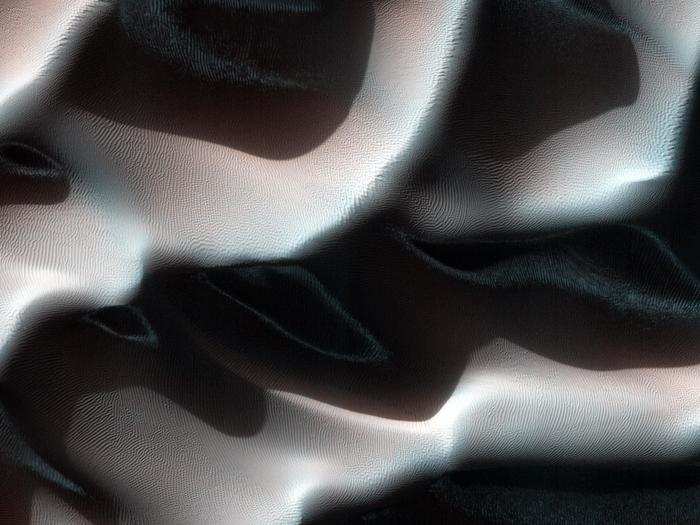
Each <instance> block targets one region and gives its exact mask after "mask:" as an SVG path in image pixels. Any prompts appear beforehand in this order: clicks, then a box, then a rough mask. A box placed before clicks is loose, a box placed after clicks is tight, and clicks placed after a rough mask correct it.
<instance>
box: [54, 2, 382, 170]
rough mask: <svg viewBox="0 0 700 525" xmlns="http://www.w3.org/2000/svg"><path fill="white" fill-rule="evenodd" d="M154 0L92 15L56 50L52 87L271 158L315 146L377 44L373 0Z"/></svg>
mask: <svg viewBox="0 0 700 525" xmlns="http://www.w3.org/2000/svg"><path fill="white" fill-rule="evenodd" d="M161 3H163V2H157V1H155V0H149V1H148V2H129V1H124V2H120V3H119V4H118V5H115V6H113V7H112V8H110V9H108V10H107V13H106V14H105V15H104V16H99V17H98V18H99V22H97V23H96V25H95V26H94V27H91V28H90V30H89V31H88V32H87V34H86V35H85V36H84V37H83V38H82V39H81V41H80V45H79V46H78V47H77V49H76V50H71V51H70V52H65V53H63V54H62V55H61V54H59V57H58V58H57V62H56V63H55V64H54V68H58V69H59V75H60V81H59V86H60V87H59V96H60V97H61V98H63V99H66V100H68V101H69V102H70V103H71V104H73V105H75V106H77V107H80V108H82V109H84V110H86V111H89V112H90V113H93V114H95V115H99V116H101V117H104V118H107V119H110V120H112V121H116V122H120V123H123V124H127V125H129V126H134V127H137V128H141V129H149V130H154V131H160V132H165V133H169V134H174V135H179V136H185V137H191V138H195V139H199V140H203V141H207V142H211V143H215V144H220V145H223V146H227V147H230V148H233V149H236V150H240V151H243V152H246V153H250V154H253V155H256V156H260V157H265V158H270V159H289V158H293V157H297V156H300V155H302V154H304V153H306V152H308V151H310V150H312V149H313V148H315V147H316V146H318V145H319V144H321V143H322V142H323V141H324V140H326V139H327V138H328V137H329V136H330V135H331V134H332V133H333V132H334V131H335V129H336V128H337V127H338V126H339V125H340V124H341V123H342V122H343V121H344V120H345V118H346V116H347V114H348V112H349V110H350V107H351V106H352V104H353V101H354V99H355V97H356V95H357V93H358V92H359V90H360V88H361V85H362V83H363V80H364V73H365V69H366V66H367V60H368V56H369V51H370V48H371V45H372V38H373V32H374V11H373V5H372V3H371V2H369V1H366V0H362V1H359V2H350V1H345V0H334V1H333V2H328V3H318V2H312V4H313V5H314V6H315V7H314V9H313V10H311V11H310V12H294V11H293V10H292V11H291V12H285V10H284V9H281V8H280V9H276V10H274V12H272V13H268V12H267V11H266V10H264V9H257V10H256V9H253V8H252V7H250V6H248V7H246V6H247V2H243V3H238V4H236V3H226V2H223V3H222V2H203V3H202V4H201V5H200V4H192V3H189V2H185V1H184V0H169V1H167V2H164V4H166V6H165V7H158V6H159V5H160V4H161ZM257 3H258V2H250V4H251V5H252V6H254V5H255V4H257ZM292 4H293V2H292ZM154 5H155V6H156V7H152V6H154ZM280 5H283V4H280ZM124 6H127V7H124ZM236 6H237V7H236ZM144 20H145V21H144ZM159 39H160V40H163V42H160V40H159ZM66 49H67V48H66ZM57 64H58V65H57ZM61 70H62V71H61Z"/></svg>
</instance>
